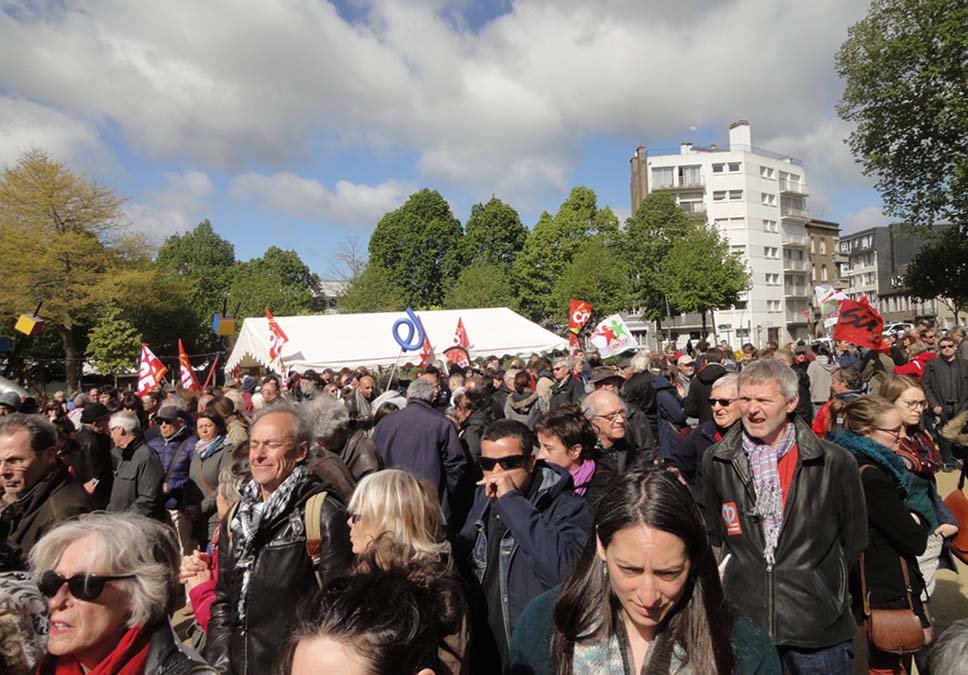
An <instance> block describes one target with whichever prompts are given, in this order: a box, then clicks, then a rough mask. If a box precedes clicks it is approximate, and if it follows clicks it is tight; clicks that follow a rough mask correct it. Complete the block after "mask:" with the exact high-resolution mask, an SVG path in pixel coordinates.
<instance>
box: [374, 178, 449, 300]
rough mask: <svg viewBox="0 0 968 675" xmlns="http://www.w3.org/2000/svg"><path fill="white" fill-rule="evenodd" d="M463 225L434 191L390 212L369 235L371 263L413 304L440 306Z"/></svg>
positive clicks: (425, 191)
mask: <svg viewBox="0 0 968 675" xmlns="http://www.w3.org/2000/svg"><path fill="white" fill-rule="evenodd" d="M463 234H464V233H463V230H462V229H461V225H460V221H459V220H457V218H455V217H454V215H453V214H452V213H451V210H450V205H448V204H447V201H446V200H445V199H444V198H443V197H441V196H440V193H439V192H437V191H436V190H427V189H423V190H420V191H419V192H415V193H414V194H412V195H410V198H409V199H407V201H406V203H404V204H403V206H401V207H400V208H398V209H396V210H395V211H390V212H389V213H387V214H386V215H384V216H383V218H381V219H380V222H379V223H378V224H377V226H376V229H375V230H374V231H373V235H372V236H371V237H370V246H369V253H370V257H369V260H370V263H371V264H375V265H378V266H379V267H382V268H384V269H385V270H387V271H388V272H389V273H390V278H391V279H392V281H393V282H394V284H396V285H397V286H399V287H400V288H402V289H403V291H404V297H405V299H406V304H407V305H408V306H411V307H413V308H414V309H418V308H425V307H430V306H434V305H440V304H441V303H442V302H443V299H444V292H445V290H446V289H447V287H448V286H449V285H450V284H451V283H453V282H454V281H455V280H456V279H457V275H458V274H459V273H460V269H461V265H462V250H463V240H462V238H463Z"/></svg>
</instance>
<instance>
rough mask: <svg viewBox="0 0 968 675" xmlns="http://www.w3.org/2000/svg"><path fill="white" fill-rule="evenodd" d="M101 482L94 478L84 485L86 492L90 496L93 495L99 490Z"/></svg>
mask: <svg viewBox="0 0 968 675" xmlns="http://www.w3.org/2000/svg"><path fill="white" fill-rule="evenodd" d="M100 482H101V481H100V480H98V479H97V478H92V479H91V480H89V481H87V482H86V483H84V492H86V493H87V494H89V495H93V494H94V490H96V489H97V484H98V483H100Z"/></svg>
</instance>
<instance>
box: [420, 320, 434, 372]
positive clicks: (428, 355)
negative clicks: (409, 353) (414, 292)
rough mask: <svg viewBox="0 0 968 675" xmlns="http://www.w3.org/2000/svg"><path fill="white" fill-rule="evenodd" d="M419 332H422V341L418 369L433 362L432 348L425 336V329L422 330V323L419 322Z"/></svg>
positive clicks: (428, 338) (427, 336)
mask: <svg viewBox="0 0 968 675" xmlns="http://www.w3.org/2000/svg"><path fill="white" fill-rule="evenodd" d="M417 321H420V317H419V316H418V317H417ZM420 330H422V331H423V336H424V341H423V344H422V345H421V346H420V367H421V368H423V367H426V366H429V365H430V364H431V363H433V362H434V358H435V356H434V348H433V346H431V344H430V336H429V335H427V329H426V328H424V325H423V321H420Z"/></svg>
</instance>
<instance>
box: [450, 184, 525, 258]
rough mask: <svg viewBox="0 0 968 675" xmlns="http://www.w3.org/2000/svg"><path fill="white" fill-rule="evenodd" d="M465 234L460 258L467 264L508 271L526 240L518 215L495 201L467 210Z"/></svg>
mask: <svg viewBox="0 0 968 675" xmlns="http://www.w3.org/2000/svg"><path fill="white" fill-rule="evenodd" d="M465 230H466V234H465V236H464V251H465V254H464V255H465V258H466V260H467V262H469V263H473V262H475V261H478V260H483V261H485V262H488V263H492V264H494V265H502V266H504V267H510V266H511V264H512V263H513V262H514V259H515V258H517V256H518V253H520V252H521V249H522V248H524V242H525V241H527V239H528V228H526V227H525V226H524V225H522V224H521V218H520V217H519V216H518V212H517V211H515V210H514V209H513V208H511V207H510V206H508V205H507V204H505V203H504V202H502V201H501V200H500V199H497V198H496V197H491V201H489V202H488V203H487V204H474V206H472V207H471V215H470V217H469V218H468V219H467V225H466V226H465Z"/></svg>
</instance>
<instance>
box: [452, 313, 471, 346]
mask: <svg viewBox="0 0 968 675" xmlns="http://www.w3.org/2000/svg"><path fill="white" fill-rule="evenodd" d="M470 345H471V341H470V339H469V338H468V337H467V330H466V329H465V328H464V320H463V319H461V318H460V317H457V330H455V331H454V346H455V347H462V348H464V349H467V348H468V347H470Z"/></svg>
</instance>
